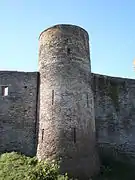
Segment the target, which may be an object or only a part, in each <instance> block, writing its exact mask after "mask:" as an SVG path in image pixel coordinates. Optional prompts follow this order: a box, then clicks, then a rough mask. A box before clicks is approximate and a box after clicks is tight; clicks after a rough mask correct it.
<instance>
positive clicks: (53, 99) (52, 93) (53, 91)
mask: <svg viewBox="0 0 135 180" xmlns="http://www.w3.org/2000/svg"><path fill="white" fill-rule="evenodd" d="M53 104H54V90H52V105H53Z"/></svg>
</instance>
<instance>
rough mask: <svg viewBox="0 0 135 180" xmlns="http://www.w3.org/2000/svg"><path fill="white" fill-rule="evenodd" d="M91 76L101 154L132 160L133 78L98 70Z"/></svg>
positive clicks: (134, 154)
mask: <svg viewBox="0 0 135 180" xmlns="http://www.w3.org/2000/svg"><path fill="white" fill-rule="evenodd" d="M92 79H93V91H94V99H95V100H94V102H95V116H96V130H97V141H98V144H99V147H100V148H99V149H100V152H101V154H102V156H103V155H105V156H106V157H107V156H112V158H113V157H115V158H117V159H119V160H120V161H130V162H134V163H135V159H134V158H135V80H133V79H126V78H115V77H109V76H103V75H98V74H93V76H92Z"/></svg>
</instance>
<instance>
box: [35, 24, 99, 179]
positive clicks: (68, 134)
mask: <svg viewBox="0 0 135 180" xmlns="http://www.w3.org/2000/svg"><path fill="white" fill-rule="evenodd" d="M88 40H89V38H88V34H87V32H86V31H85V30H83V29H82V28H80V27H78V26H72V25H57V26H53V27H51V28H49V29H47V30H45V31H43V32H42V33H41V35H40V38H39V43H40V47H39V72H40V113H39V114H40V115H39V139H38V149H37V156H38V158H39V159H44V158H51V159H56V158H61V160H62V161H61V165H60V167H61V170H62V172H68V173H69V174H71V175H72V177H78V176H79V177H81V176H82V177H83V179H85V178H84V177H85V176H86V177H90V176H91V175H93V174H94V173H96V172H98V170H99V159H98V155H97V152H96V146H95V144H96V139H95V118H94V101H93V92H92V90H91V86H90V85H89V82H90V81H91V79H90V75H91V73H90V72H91V68H90V54H89V43H88V42H89V41H88Z"/></svg>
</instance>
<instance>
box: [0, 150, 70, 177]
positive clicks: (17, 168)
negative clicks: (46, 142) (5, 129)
mask: <svg viewBox="0 0 135 180" xmlns="http://www.w3.org/2000/svg"><path fill="white" fill-rule="evenodd" d="M0 179H1V180H20V179H21V180H68V179H69V178H68V176H67V174H65V175H60V173H59V165H58V163H56V162H54V161H52V162H48V161H38V160H37V159H36V157H33V158H30V157H26V156H24V155H21V154H18V153H16V152H12V153H5V154H2V155H1V156H0Z"/></svg>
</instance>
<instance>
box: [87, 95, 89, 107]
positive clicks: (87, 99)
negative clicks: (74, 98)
mask: <svg viewBox="0 0 135 180" xmlns="http://www.w3.org/2000/svg"><path fill="white" fill-rule="evenodd" d="M87 107H89V95H88V93H87Z"/></svg>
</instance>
